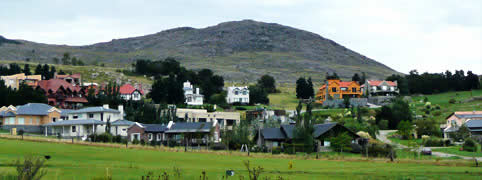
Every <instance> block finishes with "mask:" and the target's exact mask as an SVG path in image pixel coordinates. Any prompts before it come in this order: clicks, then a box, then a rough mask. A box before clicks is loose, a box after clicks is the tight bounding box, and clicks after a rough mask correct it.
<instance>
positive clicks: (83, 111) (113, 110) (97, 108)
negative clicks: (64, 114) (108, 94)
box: [69, 106, 120, 114]
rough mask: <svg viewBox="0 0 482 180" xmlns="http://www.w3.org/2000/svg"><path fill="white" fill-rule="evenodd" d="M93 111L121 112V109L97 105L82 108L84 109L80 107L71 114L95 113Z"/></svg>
mask: <svg viewBox="0 0 482 180" xmlns="http://www.w3.org/2000/svg"><path fill="white" fill-rule="evenodd" d="M93 112H110V113H120V111H118V110H115V109H109V108H104V107H102V106H97V107H88V108H82V109H79V110H75V111H71V112H70V113H69V114H72V113H93Z"/></svg>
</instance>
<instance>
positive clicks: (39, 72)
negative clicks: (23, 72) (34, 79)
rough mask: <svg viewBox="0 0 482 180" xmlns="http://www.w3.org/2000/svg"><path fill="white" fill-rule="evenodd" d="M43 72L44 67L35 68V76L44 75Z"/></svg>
mask: <svg viewBox="0 0 482 180" xmlns="http://www.w3.org/2000/svg"><path fill="white" fill-rule="evenodd" d="M42 72H43V70H42V65H40V64H38V65H37V67H36V68H35V74H36V75H42ZM42 77H43V76H42ZM43 78H45V77H43Z"/></svg>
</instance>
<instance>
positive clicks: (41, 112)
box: [16, 103, 53, 116]
mask: <svg viewBox="0 0 482 180" xmlns="http://www.w3.org/2000/svg"><path fill="white" fill-rule="evenodd" d="M52 108H53V107H52V106H49V105H47V104H42V103H28V104H25V105H22V106H17V112H16V113H17V115H38V116H46V115H48V114H49V111H50V110H51V109H52Z"/></svg>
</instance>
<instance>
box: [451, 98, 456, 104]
mask: <svg viewBox="0 0 482 180" xmlns="http://www.w3.org/2000/svg"><path fill="white" fill-rule="evenodd" d="M456 102H457V101H456V100H455V99H454V98H452V99H450V100H449V103H450V104H455V103H456Z"/></svg>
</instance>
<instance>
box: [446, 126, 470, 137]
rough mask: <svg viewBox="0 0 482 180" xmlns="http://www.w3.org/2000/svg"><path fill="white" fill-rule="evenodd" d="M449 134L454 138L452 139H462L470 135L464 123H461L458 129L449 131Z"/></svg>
mask: <svg viewBox="0 0 482 180" xmlns="http://www.w3.org/2000/svg"><path fill="white" fill-rule="evenodd" d="M450 136H451V137H452V138H454V140H457V141H462V140H465V139H467V138H469V137H470V130H469V128H468V127H467V126H466V125H465V124H462V126H460V127H459V130H458V131H456V132H453V133H450Z"/></svg>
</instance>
